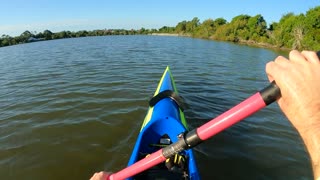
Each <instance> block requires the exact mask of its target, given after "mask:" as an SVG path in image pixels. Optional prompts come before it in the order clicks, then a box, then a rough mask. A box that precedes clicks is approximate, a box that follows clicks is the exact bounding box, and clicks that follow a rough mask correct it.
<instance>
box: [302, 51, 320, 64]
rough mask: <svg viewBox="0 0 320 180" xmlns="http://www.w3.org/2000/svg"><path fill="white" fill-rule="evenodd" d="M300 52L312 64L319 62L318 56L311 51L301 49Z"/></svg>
mask: <svg viewBox="0 0 320 180" xmlns="http://www.w3.org/2000/svg"><path fill="white" fill-rule="evenodd" d="M301 54H302V55H303V56H304V57H305V58H306V60H307V61H308V62H310V63H313V64H319V63H320V62H319V57H318V56H317V54H316V53H315V52H313V51H302V52H301Z"/></svg>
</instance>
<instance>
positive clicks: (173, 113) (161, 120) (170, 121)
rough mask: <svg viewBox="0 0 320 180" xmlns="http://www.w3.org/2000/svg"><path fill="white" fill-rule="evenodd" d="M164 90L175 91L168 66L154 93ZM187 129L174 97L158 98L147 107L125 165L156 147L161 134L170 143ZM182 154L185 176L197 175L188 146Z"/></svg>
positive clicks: (194, 176) (192, 155)
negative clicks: (185, 168) (185, 166)
mask: <svg viewBox="0 0 320 180" xmlns="http://www.w3.org/2000/svg"><path fill="white" fill-rule="evenodd" d="M166 90H171V91H172V92H174V93H175V94H178V91H177V89H176V86H175V83H174V80H173V77H172V75H171V72H170V69H169V67H167V68H166V70H165V71H164V73H163V75H162V78H161V80H160V82H159V85H158V88H157V89H156V91H155V93H154V96H156V95H158V94H159V93H161V92H163V91H166ZM187 130H188V126H187V123H186V120H185V117H184V113H183V111H182V110H181V108H179V106H178V104H177V103H176V101H175V100H174V99H172V98H170V97H166V98H163V99H161V100H160V101H158V102H157V103H156V104H155V105H154V106H153V107H149V109H148V112H147V115H146V117H145V119H144V121H143V124H142V127H141V130H140V133H139V135H138V138H137V140H136V144H135V146H134V148H133V151H132V154H131V157H130V159H129V162H128V166H130V165H132V164H134V163H135V162H137V161H138V160H139V159H141V158H144V157H143V156H145V155H148V154H151V153H153V152H155V151H157V150H159V149H160V147H159V140H160V139H162V138H163V136H164V135H165V136H166V137H168V138H169V139H170V141H171V143H174V142H176V141H178V139H179V137H178V136H179V135H180V134H181V133H184V132H186V131H187ZM182 155H183V156H185V157H187V163H186V164H187V166H188V167H187V170H188V178H189V179H200V177H199V172H198V169H197V166H196V161H195V157H194V153H193V151H192V149H189V150H184V151H183V152H182ZM168 171H169V170H168ZM131 179H133V178H131ZM134 179H136V178H134Z"/></svg>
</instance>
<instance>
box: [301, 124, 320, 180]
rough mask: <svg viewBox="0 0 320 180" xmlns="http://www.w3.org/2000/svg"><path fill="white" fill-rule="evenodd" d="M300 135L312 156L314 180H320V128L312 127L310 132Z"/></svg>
mask: <svg viewBox="0 0 320 180" xmlns="http://www.w3.org/2000/svg"><path fill="white" fill-rule="evenodd" d="M318 127H319V126H318ZM300 135H301V137H302V139H303V141H304V143H305V146H306V148H307V150H308V152H309V155H310V159H311V164H312V168H313V173H314V179H316V180H320V128H317V129H315V128H312V127H311V128H310V130H309V131H305V132H303V133H302V132H300Z"/></svg>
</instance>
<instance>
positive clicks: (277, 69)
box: [266, 61, 282, 82]
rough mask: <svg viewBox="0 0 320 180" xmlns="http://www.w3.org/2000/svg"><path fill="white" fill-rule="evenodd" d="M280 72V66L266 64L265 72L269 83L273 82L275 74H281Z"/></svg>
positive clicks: (271, 63)
mask: <svg viewBox="0 0 320 180" xmlns="http://www.w3.org/2000/svg"><path fill="white" fill-rule="evenodd" d="M281 71H282V68H281V66H280V65H279V64H277V63H276V62H274V61H271V62H268V63H267V64H266V72H267V75H268V79H269V81H270V82H271V81H273V80H275V79H274V75H275V74H277V72H281Z"/></svg>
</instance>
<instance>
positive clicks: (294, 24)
mask: <svg viewBox="0 0 320 180" xmlns="http://www.w3.org/2000/svg"><path fill="white" fill-rule="evenodd" d="M163 33H167V34H172V35H173V34H176V35H179V36H189V37H194V38H202V39H211V40H219V41H230V42H235V43H242V44H249V45H255V46H260V47H268V48H283V49H298V50H301V49H308V50H319V49H320V6H316V7H314V8H311V9H309V10H308V11H307V12H306V13H305V14H298V15H296V14H293V13H287V14H285V15H283V16H282V18H281V19H280V20H279V22H272V23H271V24H269V26H267V22H266V21H265V20H264V18H263V16H262V15H260V14H258V15H256V16H249V15H246V14H241V15H238V16H236V17H234V18H233V19H232V20H231V21H230V22H227V21H226V20H225V19H224V18H217V19H206V20H204V21H203V22H200V19H199V18H197V17H195V18H193V19H192V20H189V21H181V22H179V23H178V24H177V25H176V26H175V27H169V26H163V27H162V28H160V29H145V28H141V29H139V30H134V29H132V30H125V29H104V30H93V31H85V30H83V31H77V32H71V31H61V32H56V33H53V32H51V31H50V30H45V31H43V32H39V33H37V32H32V31H28V30H27V31H25V32H23V33H22V34H21V35H20V36H16V37H11V36H9V35H2V36H1V37H0V47H3V46H10V45H15V44H21V43H28V42H35V41H43V40H53V39H63V38H76V37H87V36H108V35H147V34H163Z"/></svg>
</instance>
